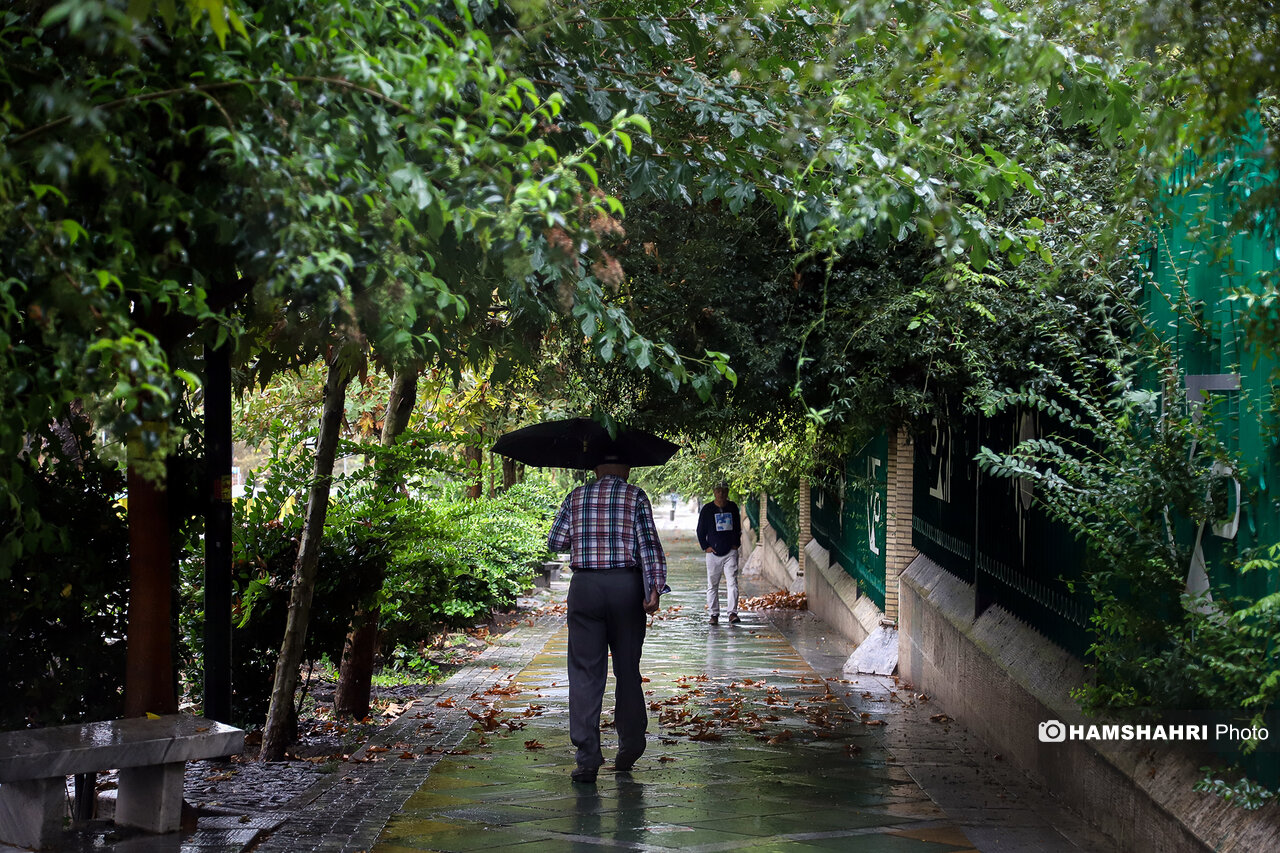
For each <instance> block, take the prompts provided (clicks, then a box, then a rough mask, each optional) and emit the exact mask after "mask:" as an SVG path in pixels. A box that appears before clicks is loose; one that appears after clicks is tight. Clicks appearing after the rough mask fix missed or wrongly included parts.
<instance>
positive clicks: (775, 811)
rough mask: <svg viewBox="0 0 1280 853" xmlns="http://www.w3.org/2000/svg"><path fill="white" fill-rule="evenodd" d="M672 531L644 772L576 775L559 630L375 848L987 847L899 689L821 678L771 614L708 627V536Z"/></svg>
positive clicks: (389, 851) (650, 651) (651, 651)
mask: <svg viewBox="0 0 1280 853" xmlns="http://www.w3.org/2000/svg"><path fill="white" fill-rule="evenodd" d="M663 538H664V543H665V544H666V546H667V549H668V555H669V558H670V559H671V570H672V571H671V574H672V578H671V586H672V588H673V589H675V590H676V592H675V593H674V594H673V595H671V596H668V597H666V598H664V600H663V605H664V609H663V612H662V613H661V614H660V615H659V618H656V619H654V621H653V623H652V625H651V627H650V629H649V635H648V638H647V640H646V643H645V653H644V663H643V667H642V668H643V671H644V673H645V675H646V676H647V678H648V679H649V683H648V684H647V685H646V692H647V695H648V699H649V702H650V706H649V707H650V712H649V746H648V751H647V752H646V753H645V755H644V757H643V758H642V759H641V760H640V761H639V762H638V763H637V764H636V767H635V769H634V770H633V771H632V772H630V773H614V772H611V771H610V770H609V765H608V763H606V765H605V767H604V768H602V771H601V773H600V777H599V781H598V783H597V785H595V786H581V785H574V784H573V783H571V782H570V781H569V771H570V770H571V769H572V767H573V758H572V756H573V752H572V749H571V747H570V745H569V743H568V734H567V729H568V707H567V700H568V692H567V686H566V675H565V634H564V632H563V631H561V632H560V633H559V634H557V635H556V636H555V638H554V639H553V640H552V641H551V642H550V643H549V644H548V645H547V647H546V648H545V649H543V651H542V653H541V654H540V655H539V656H538V657H537V658H535V659H534V661H533V663H532V664H531V665H530V666H528V667H527V668H525V669H524V670H523V671H522V672H521V673H520V674H519V675H518V676H517V677H516V678H515V679H514V680H513V681H512V682H511V683H510V689H509V690H506V691H503V692H504V693H506V694H507V695H501V696H497V697H485V698H486V699H488V698H492V706H491V707H490V708H487V709H486V708H484V707H483V706H480V707H477V708H476V712H475V714H474V715H473V716H475V717H476V718H477V725H476V728H477V731H474V732H473V733H472V734H471V735H470V736H468V738H467V739H466V740H465V741H464V742H463V743H462V745H461V746H460V747H459V748H458V749H457V750H455V751H454V754H452V755H449V756H446V757H445V758H443V759H441V760H440V761H439V763H437V764H436V765H435V766H434V767H433V768H432V770H431V772H430V775H429V776H428V778H427V780H426V782H425V784H423V786H422V787H421V788H420V789H419V790H418V792H417V793H416V794H414V795H413V796H412V797H411V798H410V799H409V801H408V802H407V803H405V806H404V808H403V809H402V811H401V812H400V813H399V814H397V815H396V816H395V817H393V818H392V820H391V821H390V823H388V825H387V827H386V829H385V830H384V832H383V834H382V837H381V838H380V840H379V843H378V844H377V846H376V847H375V848H374V850H375V851H376V853H401V851H409V850H414V851H422V850H439V851H470V850H519V851H527V853H534V851H539V850H548V851H551V850H554V851H565V850H570V851H573V850H584V851H585V850H592V851H599V850H601V849H602V848H624V849H631V850H669V849H680V850H695V851H718V850H739V849H745V850H752V851H767V850H774V849H778V850H781V849H786V850H806V849H812V850H858V851H865V853H879V851H901V853H908V851H921V853H924V851H937V853H942V851H964V850H974V849H976V848H975V847H974V845H973V843H972V842H971V841H970V839H969V837H967V836H966V834H965V832H964V831H963V830H962V829H961V828H960V827H959V826H958V825H957V824H956V823H954V822H953V821H951V820H950V819H949V818H948V817H947V815H946V813H945V812H943V811H942V810H941V809H940V808H939V807H938V806H937V805H935V803H934V802H933V800H931V799H930V797H929V796H928V795H927V794H926V793H924V791H923V790H921V788H920V787H919V785H917V784H916V783H915V782H914V781H913V780H912V777H911V775H909V773H908V772H907V770H906V769H904V767H903V766H902V765H901V764H900V763H899V762H897V761H895V760H894V759H893V757H892V756H891V755H890V753H889V751H888V750H887V748H886V738H885V734H884V729H885V727H884V725H883V723H884V719H885V717H886V715H887V713H889V711H888V709H887V708H886V706H885V704H884V703H883V702H869V703H863V702H862V696H861V694H862V692H863V688H862V686H861V685H859V684H856V683H854V682H852V681H847V680H841V679H838V678H824V677H822V676H821V675H819V674H818V673H817V672H816V671H815V670H814V669H813V668H812V667H811V666H810V665H809V664H808V663H807V662H806V660H805V658H804V657H802V656H801V654H800V653H799V652H797V650H796V648H795V647H793V645H792V643H791V642H789V641H788V639H787V637H786V636H785V635H784V633H783V632H782V631H780V630H779V629H778V628H777V627H775V626H774V624H773V622H772V621H771V620H770V619H769V618H768V617H766V616H765V615H764V614H760V613H744V614H743V621H742V622H741V623H740V624H738V625H729V624H727V622H724V623H721V624H720V625H714V626H713V625H709V624H707V621H706V616H705V613H704V610H703V605H702V601H703V589H704V584H705V571H704V569H703V561H702V558H701V554H700V553H699V552H698V551H697V547H696V544H694V543H691V542H690V541H689V539H688V538H687V537H678V536H674V535H672V534H669V533H665V532H664V534H663ZM611 695H612V686H610V688H609V691H608V692H607V693H606V700H605V703H606V708H607V706H608V704H609V697H610V696H611ZM875 695H876V697H877V698H883V690H881V689H879V688H877V692H876V694H875ZM608 716H609V715H608V714H607V713H606V717H605V719H606V722H605V725H606V726H607V725H608V722H607V721H608ZM485 729H488V730H487V731H485ZM611 735H612V732H611V731H609V730H608V729H606V731H605V744H606V762H607V761H608V756H609V755H610V754H611V753H610V747H611V746H613V745H614V743H615V741H614V739H613V738H612V737H611ZM1025 849H1034V848H1025Z"/></svg>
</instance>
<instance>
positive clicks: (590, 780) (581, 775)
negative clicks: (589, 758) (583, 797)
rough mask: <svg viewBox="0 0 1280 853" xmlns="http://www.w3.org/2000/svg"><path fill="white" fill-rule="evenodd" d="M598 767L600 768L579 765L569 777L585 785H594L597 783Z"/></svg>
mask: <svg viewBox="0 0 1280 853" xmlns="http://www.w3.org/2000/svg"><path fill="white" fill-rule="evenodd" d="M598 769H599V768H596V767H583V766H582V765H578V767H576V768H575V769H574V771H573V772H572V773H570V774H569V778H570V779H572V780H573V781H575V782H580V783H582V784H583V785H594V784H595V783H596V770H598Z"/></svg>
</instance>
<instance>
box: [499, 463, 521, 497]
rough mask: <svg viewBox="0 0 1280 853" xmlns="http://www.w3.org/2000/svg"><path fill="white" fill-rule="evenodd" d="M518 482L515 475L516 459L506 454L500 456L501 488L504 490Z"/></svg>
mask: <svg viewBox="0 0 1280 853" xmlns="http://www.w3.org/2000/svg"><path fill="white" fill-rule="evenodd" d="M518 482H519V478H518V476H517V475H516V460H514V459H511V458H509V457H507V456H504V457H502V490H503V491H504V492H505V491H506V490H507V489H509V488H511V487H512V486H514V485H515V484H516V483H518Z"/></svg>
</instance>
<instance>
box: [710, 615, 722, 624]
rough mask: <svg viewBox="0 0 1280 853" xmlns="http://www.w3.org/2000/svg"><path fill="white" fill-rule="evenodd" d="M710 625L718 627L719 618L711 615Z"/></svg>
mask: <svg viewBox="0 0 1280 853" xmlns="http://www.w3.org/2000/svg"><path fill="white" fill-rule="evenodd" d="M711 624H712V625H719V624H720V617H719V616H717V615H715V614H712V615H711Z"/></svg>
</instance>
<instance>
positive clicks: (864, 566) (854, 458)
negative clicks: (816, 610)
mask: <svg viewBox="0 0 1280 853" xmlns="http://www.w3.org/2000/svg"><path fill="white" fill-rule="evenodd" d="M888 453H889V437H888V433H881V434H880V435H879V436H877V437H876V438H874V439H872V440H871V441H869V442H867V444H866V445H865V446H864V447H863V448H861V449H860V450H859V451H858V452H857V453H854V454H852V455H850V456H849V457H848V458H847V459H846V460H845V471H844V476H843V477H842V478H841V479H840V481H839V482H838V483H828V484H821V485H815V486H814V487H813V488H812V489H811V490H810V493H809V500H810V514H809V518H810V528H811V531H810V532H811V533H812V534H813V538H814V539H816V540H818V544H819V545H821V546H822V547H823V548H826V549H827V551H829V552H830V553H831V561H832V562H833V563H838V564H839V565H840V568H842V569H843V570H844V571H845V572H847V573H848V574H849V575H850V576H852V577H853V579H854V580H856V581H857V582H858V589H859V590H860V591H861V592H862V593H863V594H864V595H866V596H868V597H870V598H871V600H872V601H874V602H875V603H876V606H877V607H879V608H880V610H881V611H882V612H883V611H884V598H885V574H886V565H887V564H886V562H885V540H886V537H887V535H888V523H887V519H886V516H885V504H886V501H887V497H888V494H887V492H888V464H889V456H888Z"/></svg>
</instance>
